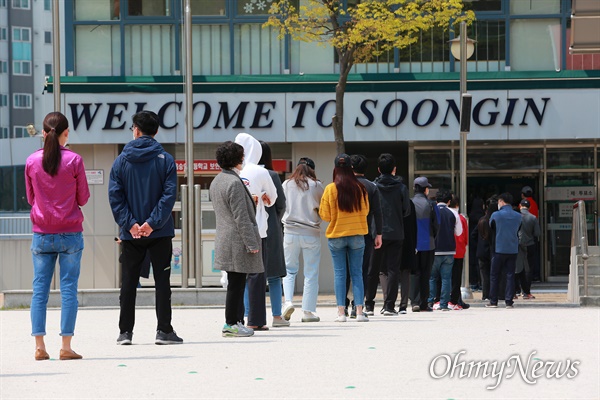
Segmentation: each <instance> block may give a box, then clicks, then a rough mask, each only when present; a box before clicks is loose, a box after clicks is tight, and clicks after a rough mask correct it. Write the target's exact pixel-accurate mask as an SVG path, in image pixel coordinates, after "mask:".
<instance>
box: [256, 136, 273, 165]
mask: <svg viewBox="0 0 600 400" xmlns="http://www.w3.org/2000/svg"><path fill="white" fill-rule="evenodd" d="M258 142H259V143H260V147H262V155H261V156H260V160H258V163H259V164H262V165H264V166H265V168H266V169H268V170H269V171H273V158H272V157H271V147H269V145H268V144H267V143H265V142H263V141H262V140H259V141H258Z"/></svg>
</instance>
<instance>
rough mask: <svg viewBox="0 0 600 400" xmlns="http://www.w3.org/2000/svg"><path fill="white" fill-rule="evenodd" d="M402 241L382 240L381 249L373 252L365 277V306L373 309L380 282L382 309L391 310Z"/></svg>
mask: <svg viewBox="0 0 600 400" xmlns="http://www.w3.org/2000/svg"><path fill="white" fill-rule="evenodd" d="M402 242H403V241H402V240H385V239H384V240H383V242H382V244H381V247H380V248H379V249H376V250H375V251H374V252H373V262H372V264H371V269H370V270H369V274H368V276H367V290H366V294H365V297H366V298H365V306H366V307H367V308H368V309H369V310H372V309H373V308H374V307H375V296H376V295H377V284H378V283H379V282H381V290H382V291H383V308H384V309H386V310H393V309H394V307H395V304H396V300H397V299H398V275H399V273H400V261H401V260H402Z"/></svg>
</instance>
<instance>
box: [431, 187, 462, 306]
mask: <svg viewBox="0 0 600 400" xmlns="http://www.w3.org/2000/svg"><path fill="white" fill-rule="evenodd" d="M453 198H454V194H453V193H452V192H450V191H440V192H438V194H437V200H438V204H437V207H438V210H439V215H440V227H439V232H438V235H437V236H436V238H435V257H434V259H433V265H432V267H431V277H430V278H429V299H428V300H427V302H428V306H429V307H432V308H433V301H434V297H435V294H436V292H437V284H438V283H437V280H438V277H440V278H441V280H442V291H441V294H440V310H442V311H450V308H449V307H448V302H449V301H450V293H451V290H452V267H453V265H454V255H455V254H456V240H455V236H460V235H462V225H461V223H460V220H457V219H456V216H455V215H454V213H453V212H452V211H451V210H450V208H449V207H448V205H449V204H450V202H451V201H452V199H453ZM459 290H460V289H459Z"/></svg>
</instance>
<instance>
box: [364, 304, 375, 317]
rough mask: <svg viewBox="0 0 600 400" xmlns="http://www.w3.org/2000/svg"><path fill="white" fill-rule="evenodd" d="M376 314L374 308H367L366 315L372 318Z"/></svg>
mask: <svg viewBox="0 0 600 400" xmlns="http://www.w3.org/2000/svg"><path fill="white" fill-rule="evenodd" d="M374 314H375V313H374V312H373V308H372V307H368V306H365V315H367V316H372V315H374Z"/></svg>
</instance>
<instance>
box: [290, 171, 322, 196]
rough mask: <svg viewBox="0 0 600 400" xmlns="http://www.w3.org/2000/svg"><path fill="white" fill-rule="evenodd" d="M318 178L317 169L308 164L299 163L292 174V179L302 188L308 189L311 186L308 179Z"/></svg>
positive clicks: (314, 179)
mask: <svg viewBox="0 0 600 400" xmlns="http://www.w3.org/2000/svg"><path fill="white" fill-rule="evenodd" d="M309 179H312V180H313V181H316V180H317V175H316V174H315V170H314V169H312V168H311V167H309V166H308V165H307V164H299V165H298V166H297V167H296V169H295V170H294V172H293V173H292V175H291V176H290V180H293V181H294V182H295V183H296V186H298V187H299V188H300V189H302V190H304V191H306V190H308V188H309V184H308V180H309Z"/></svg>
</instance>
